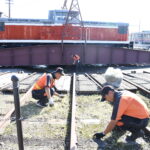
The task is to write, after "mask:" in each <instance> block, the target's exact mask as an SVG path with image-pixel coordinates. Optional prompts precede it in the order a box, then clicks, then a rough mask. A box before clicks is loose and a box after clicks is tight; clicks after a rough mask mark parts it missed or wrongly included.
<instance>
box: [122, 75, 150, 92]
mask: <svg viewBox="0 0 150 150" xmlns="http://www.w3.org/2000/svg"><path fill="white" fill-rule="evenodd" d="M123 80H124V81H126V82H128V83H130V84H132V85H134V86H136V87H137V88H138V89H139V90H141V91H143V92H146V93H147V94H150V91H149V90H147V89H146V88H144V87H142V86H140V85H138V84H137V83H134V82H132V81H130V80H129V79H127V78H126V77H124V78H123Z"/></svg>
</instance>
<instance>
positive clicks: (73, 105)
mask: <svg viewBox="0 0 150 150" xmlns="http://www.w3.org/2000/svg"><path fill="white" fill-rule="evenodd" d="M75 85H76V74H75V73H74V74H73V76H72V81H71V89H70V92H71V93H70V94H71V131H70V150H77V136H76V129H75V126H76V118H75V113H76V99H75V94H76V92H75V90H76V89H75Z"/></svg>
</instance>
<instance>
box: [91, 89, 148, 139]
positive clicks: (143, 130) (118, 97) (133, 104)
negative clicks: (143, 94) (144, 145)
mask: <svg viewBox="0 0 150 150" xmlns="http://www.w3.org/2000/svg"><path fill="white" fill-rule="evenodd" d="M101 95H102V99H101V101H105V100H106V101H108V102H111V103H113V112H112V116H111V121H110V122H109V124H108V125H107V127H106V129H105V130H104V131H103V132H101V133H96V134H95V135H94V136H93V138H96V139H101V138H103V137H104V136H105V135H106V134H108V133H109V132H111V131H112V130H113V129H114V128H115V126H116V128H118V129H119V130H118V131H126V130H128V131H130V132H131V136H127V138H126V141H127V142H130V141H135V140H136V139H137V138H138V137H143V136H147V137H149V136H150V130H149V129H148V128H147V126H148V122H149V118H150V112H149V110H148V108H147V106H146V104H145V103H144V102H143V100H141V98H140V97H138V96H137V95H136V94H134V93H131V92H129V91H121V92H119V91H116V90H114V88H113V87H111V86H104V87H103V89H102V90H101ZM116 131H117V130H116Z"/></svg>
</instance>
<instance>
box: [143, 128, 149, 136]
mask: <svg viewBox="0 0 150 150" xmlns="http://www.w3.org/2000/svg"><path fill="white" fill-rule="evenodd" d="M142 131H144V135H145V136H147V137H150V128H149V127H145V128H144V129H142Z"/></svg>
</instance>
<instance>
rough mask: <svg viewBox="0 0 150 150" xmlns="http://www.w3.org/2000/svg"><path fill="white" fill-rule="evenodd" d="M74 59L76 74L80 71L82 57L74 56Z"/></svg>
mask: <svg viewBox="0 0 150 150" xmlns="http://www.w3.org/2000/svg"><path fill="white" fill-rule="evenodd" d="M72 58H73V65H75V70H76V72H78V71H79V65H80V56H79V55H77V54H74V55H72Z"/></svg>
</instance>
